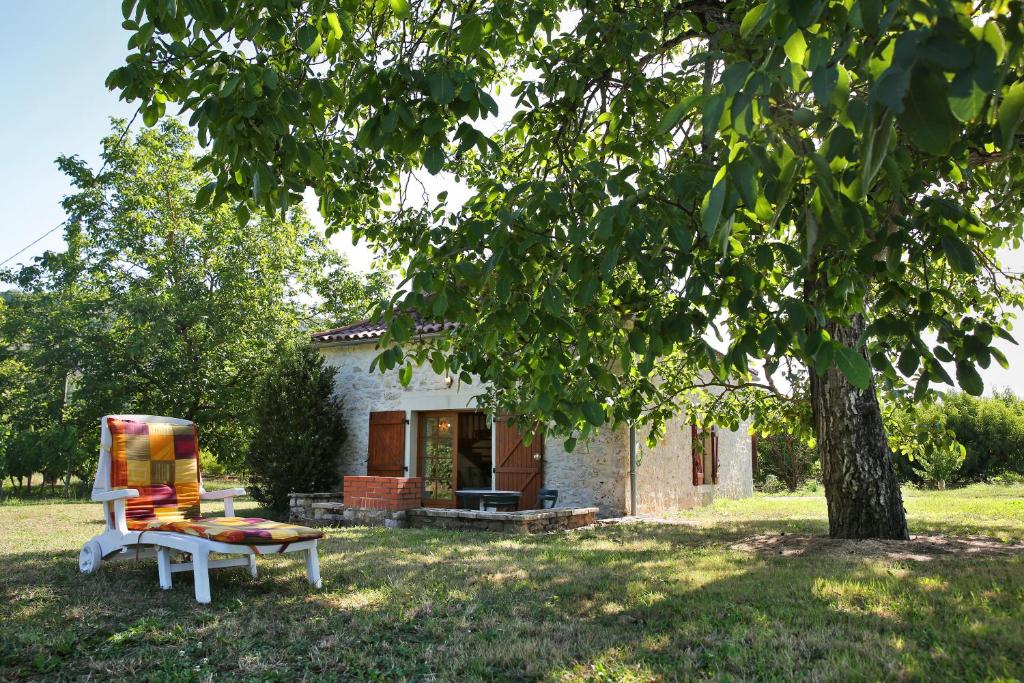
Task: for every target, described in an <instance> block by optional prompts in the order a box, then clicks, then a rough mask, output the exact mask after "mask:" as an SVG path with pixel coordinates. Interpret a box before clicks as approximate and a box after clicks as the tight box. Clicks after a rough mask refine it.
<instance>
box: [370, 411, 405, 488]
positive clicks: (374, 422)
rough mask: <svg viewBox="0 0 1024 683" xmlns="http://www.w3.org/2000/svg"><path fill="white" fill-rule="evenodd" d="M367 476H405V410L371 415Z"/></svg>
mask: <svg viewBox="0 0 1024 683" xmlns="http://www.w3.org/2000/svg"><path fill="white" fill-rule="evenodd" d="M366 474H368V475H369V476H371V477H404V476H405V411H404V410H385V411H381V412H376V413H370V440H369V444H368V447H367V458H366Z"/></svg>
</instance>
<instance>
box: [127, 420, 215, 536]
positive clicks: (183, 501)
mask: <svg viewBox="0 0 1024 683" xmlns="http://www.w3.org/2000/svg"><path fill="white" fill-rule="evenodd" d="M107 426H108V428H109V429H110V436H111V446H110V486H111V488H112V489H138V491H139V496H138V497H137V498H129V499H128V500H127V504H126V511H125V516H126V517H127V519H128V527H129V528H133V529H134V528H138V526H140V524H139V523H141V522H148V521H151V520H160V521H167V522H171V521H181V520H188V519H197V518H198V517H199V515H200V513H199V441H198V438H197V436H196V428H195V425H191V424H186V425H176V424H168V423H162V422H134V421H132V420H121V419H118V418H114V417H108V418H107ZM141 526H144V524H143V525H141Z"/></svg>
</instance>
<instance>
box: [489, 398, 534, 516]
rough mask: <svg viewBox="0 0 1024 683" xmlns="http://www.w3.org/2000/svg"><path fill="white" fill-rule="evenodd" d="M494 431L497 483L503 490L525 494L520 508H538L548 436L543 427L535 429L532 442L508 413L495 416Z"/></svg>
mask: <svg viewBox="0 0 1024 683" xmlns="http://www.w3.org/2000/svg"><path fill="white" fill-rule="evenodd" d="M494 431H495V439H494V475H495V476H494V487H495V488H496V489H499V490H502V491H519V492H520V493H521V494H522V497H521V498H520V499H519V509H520V510H532V509H534V508H536V507H537V492H538V491H539V490H540V487H541V485H542V483H543V476H542V470H543V467H544V438H543V437H542V436H541V435H540V430H539V429H538V430H537V432H535V433H534V435H533V440H532V441H531V442H530V445H529V446H527V445H526V444H525V443H524V441H523V436H522V434H520V433H519V432H518V431H517V430H516V429H514V428H513V427H512V425H510V424H509V422H508V419H507V418H505V417H499V418H496V419H495V420H494ZM535 456H538V457H535Z"/></svg>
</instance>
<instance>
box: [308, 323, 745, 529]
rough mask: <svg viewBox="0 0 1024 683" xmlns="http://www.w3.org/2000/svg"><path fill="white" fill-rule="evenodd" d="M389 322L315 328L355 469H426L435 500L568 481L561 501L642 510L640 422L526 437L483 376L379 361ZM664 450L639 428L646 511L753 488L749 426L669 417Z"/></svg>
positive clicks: (415, 472) (427, 503) (423, 329)
mask: <svg viewBox="0 0 1024 683" xmlns="http://www.w3.org/2000/svg"><path fill="white" fill-rule="evenodd" d="M449 327H450V323H430V322H425V321H418V325H417V329H416V333H417V334H418V335H420V336H425V335H432V334H440V333H443V332H444V331H445V329H447V328H449ZM384 331H385V328H384V326H383V325H382V324H379V323H374V322H365V321H364V322H361V323H357V324H354V325H349V326H346V327H341V328H338V329H333V330H327V331H324V332H318V333H316V334H314V335H313V337H312V338H313V344H314V346H315V347H316V348H317V349H318V350H319V352H320V353H321V354H322V355H323V357H324V359H325V361H326V362H327V363H328V364H329V365H331V366H334V367H335V368H337V371H338V372H337V379H336V392H337V394H338V395H339V396H341V397H342V398H343V399H344V410H345V412H346V413H347V415H348V427H349V441H348V446H347V447H346V449H345V455H344V458H343V462H342V469H343V474H345V475H370V476H385V477H420V478H421V479H422V496H421V498H422V500H421V502H422V505H423V506H424V507H454V506H456V505H457V504H458V503H459V500H460V498H459V494H457V492H458V491H460V490H463V491H464V490H467V489H477V490H479V489H492V490H505V491H516V492H519V493H520V494H521V496H520V506H519V507H520V509H530V508H533V507H536V501H537V493H538V491H539V490H540V489H541V488H545V489H555V490H557V491H558V506H559V507H576V508H584V507H597V508H598V509H599V511H600V514H601V516H604V517H614V516H620V515H623V514H626V513H628V512H629V510H630V508H631V505H630V504H631V500H630V492H631V490H632V489H633V488H634V486H631V480H630V446H629V441H630V439H629V430H628V429H627V428H625V427H620V428H618V429H612V428H610V427H608V428H604V429H602V430H601V431H600V433H599V434H598V435H596V436H594V437H592V438H590V439H588V440H584V441H581V442H580V443H579V444H578V445H577V446H576V449H575V450H574V451H573V452H571V453H569V452H566V450H565V449H564V447H563V442H562V439H559V438H552V437H547V438H544V439H534V440H532V443H530V444H529V445H527V444H525V443H524V441H523V439H522V438H521V437H520V435H519V434H518V433H516V432H515V430H514V429H513V428H512V427H511V426H510V425H507V424H505V423H504V421H502V420H500V419H499V420H495V421H493V422H491V421H490V420H488V418H487V416H486V415H485V414H484V413H483V412H480V411H479V410H477V409H476V404H475V402H474V401H473V397H474V395H475V394H476V393H477V392H478V388H477V387H476V386H460V385H459V383H458V382H453V381H452V378H450V377H446V376H441V375H437V374H435V373H434V372H433V371H432V370H431V369H430V368H429V367H428V366H422V367H420V368H417V370H416V372H414V373H413V378H412V381H411V382H410V384H409V385H408V386H404V387H403V386H402V385H401V383H400V382H399V379H398V372H397V370H395V371H389V372H386V373H382V372H380V371H379V370H373V371H371V370H370V365H371V363H372V361H373V359H374V357H376V355H377V354H378V353H379V352H380V350H379V349H378V348H377V340H378V339H379V338H380V337H381V336H382V335H383V334H384ZM667 427H668V428H667V433H666V437H665V438H664V439H663V440H662V441H661V442H660V443H659V444H658V445H657V446H655V447H654V448H648V447H647V446H646V436H647V434H646V433H645V432H643V431H642V430H638V433H637V434H636V443H637V450H636V469H635V490H636V501H635V502H636V511H637V513H638V514H660V513H666V512H671V511H673V510H679V509H684V508H692V507H697V506H701V505H706V504H708V503H710V502H711V501H713V500H715V499H716V498H720V497H724V498H742V497H745V496H749V495H751V494H752V492H753V482H752V469H751V459H752V442H751V437H750V436H749V434H748V433H747V428H746V425H741V427H740V429H739V430H738V431H735V432H733V431H726V430H721V429H716V430H712V431H710V432H702V431H698V430H697V428H696V427H693V426H691V425H690V424H689V422H688V420H687V416H686V415H685V414H680V415H678V416H677V417H676V418H675V419H673V420H672V421H671V422H670V423H669V425H668V426H667Z"/></svg>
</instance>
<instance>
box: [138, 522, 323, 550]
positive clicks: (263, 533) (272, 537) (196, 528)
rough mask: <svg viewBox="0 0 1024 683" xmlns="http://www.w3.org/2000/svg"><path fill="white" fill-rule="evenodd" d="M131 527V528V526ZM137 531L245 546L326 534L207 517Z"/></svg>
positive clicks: (293, 541) (161, 523)
mask: <svg viewBox="0 0 1024 683" xmlns="http://www.w3.org/2000/svg"><path fill="white" fill-rule="evenodd" d="M129 526H131V525H130V524H129ZM138 530H140V531H142V530H144V531H174V532H177V533H180V534H188V535H189V536H198V537H199V538H208V539H210V540H211V541H220V542H221V543H245V544H247V545H260V544H266V543H295V542H297V541H311V540H313V539H315V538H323V535H324V532H322V531H320V530H319V529H310V528H309V527H304V526H296V525H294V524H284V523H282V522H272V521H270V520H268V519H260V518H259V517H208V518H201V519H192V520H183V521H176V522H166V521H159V520H153V521H151V522H149V524H148V525H146V526H145V527H143V528H141V529H138Z"/></svg>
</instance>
